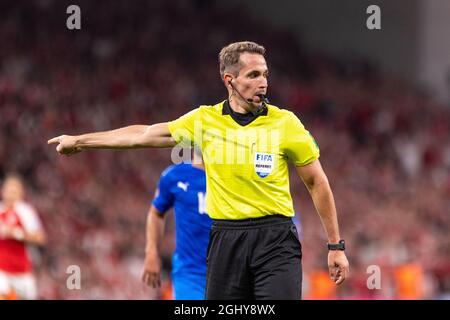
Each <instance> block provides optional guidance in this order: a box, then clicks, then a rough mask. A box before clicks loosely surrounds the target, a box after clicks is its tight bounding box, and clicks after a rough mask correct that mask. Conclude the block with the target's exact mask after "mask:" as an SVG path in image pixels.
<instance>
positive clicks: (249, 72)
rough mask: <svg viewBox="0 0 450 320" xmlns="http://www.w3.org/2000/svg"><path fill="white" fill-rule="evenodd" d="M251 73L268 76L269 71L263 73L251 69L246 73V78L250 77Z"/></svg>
mask: <svg viewBox="0 0 450 320" xmlns="http://www.w3.org/2000/svg"><path fill="white" fill-rule="evenodd" d="M252 73H257V74H261V73H262V74H268V73H269V69H265V70H264V71H263V72H261V71H260V70H256V69H253V70H249V71H248V72H247V73H246V75H247V76H249V75H251V74H252Z"/></svg>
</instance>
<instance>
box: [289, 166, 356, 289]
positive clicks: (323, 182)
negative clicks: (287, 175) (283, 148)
mask: <svg viewBox="0 0 450 320" xmlns="http://www.w3.org/2000/svg"><path fill="white" fill-rule="evenodd" d="M296 168H297V173H298V175H299V176H300V178H301V179H302V180H303V183H304V184H305V185H306V187H307V189H308V191H309V194H310V195H311V198H312V200H313V202H314V205H315V207H316V210H317V212H318V214H319V216H320V219H321V221H322V225H323V227H324V228H325V231H326V233H327V236H328V242H329V243H338V242H339V240H340V235H339V226H338V220H337V214H336V207H335V204H334V197H333V193H332V191H331V188H330V184H329V182H328V178H327V176H326V175H325V172H324V171H323V169H322V166H321V165H320V162H319V160H315V161H313V162H311V163H310V164H308V165H306V166H298V167H296ZM328 269H329V273H330V277H331V279H332V280H333V281H334V282H335V283H336V284H340V283H342V282H343V281H344V280H345V278H346V277H347V276H348V273H349V264H348V261H347V257H346V256H345V253H344V251H340V250H333V251H331V250H330V251H329V252H328Z"/></svg>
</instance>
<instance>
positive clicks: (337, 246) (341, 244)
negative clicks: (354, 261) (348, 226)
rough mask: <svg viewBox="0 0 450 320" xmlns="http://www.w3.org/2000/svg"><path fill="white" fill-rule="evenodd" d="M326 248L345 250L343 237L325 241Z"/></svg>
mask: <svg viewBox="0 0 450 320" xmlns="http://www.w3.org/2000/svg"><path fill="white" fill-rule="evenodd" d="M327 247H328V250H340V251H344V250H345V241H344V239H341V240H339V241H338V242H327Z"/></svg>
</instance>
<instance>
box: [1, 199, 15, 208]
mask: <svg viewBox="0 0 450 320" xmlns="http://www.w3.org/2000/svg"><path fill="white" fill-rule="evenodd" d="M15 203H16V201H14V200H6V199H3V204H4V205H5V207H6V208H8V209H12V208H14V204H15Z"/></svg>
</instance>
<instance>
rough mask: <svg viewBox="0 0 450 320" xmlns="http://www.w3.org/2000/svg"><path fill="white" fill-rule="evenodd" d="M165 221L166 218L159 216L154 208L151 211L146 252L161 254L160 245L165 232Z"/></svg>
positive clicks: (148, 220)
mask: <svg viewBox="0 0 450 320" xmlns="http://www.w3.org/2000/svg"><path fill="white" fill-rule="evenodd" d="M164 222H165V220H164V218H162V217H159V216H158V215H157V214H156V213H155V212H154V211H153V210H151V211H150V212H149V214H148V217H147V232H146V234H147V244H146V248H145V253H146V254H152V255H159V247H160V245H161V241H162V237H163V234H164Z"/></svg>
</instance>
